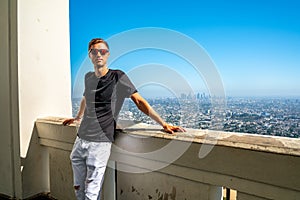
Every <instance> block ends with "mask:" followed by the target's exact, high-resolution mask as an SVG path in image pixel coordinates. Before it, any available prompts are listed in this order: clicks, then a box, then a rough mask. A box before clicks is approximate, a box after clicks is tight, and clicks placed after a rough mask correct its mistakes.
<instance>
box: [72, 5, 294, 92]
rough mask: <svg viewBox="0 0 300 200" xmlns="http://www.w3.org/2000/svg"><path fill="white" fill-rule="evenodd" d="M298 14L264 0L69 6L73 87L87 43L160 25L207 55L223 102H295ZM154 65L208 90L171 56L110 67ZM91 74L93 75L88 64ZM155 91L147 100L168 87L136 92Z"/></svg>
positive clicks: (152, 55)
mask: <svg viewBox="0 0 300 200" xmlns="http://www.w3.org/2000/svg"><path fill="white" fill-rule="evenodd" d="M299 8H300V2H298V1H272V4H271V5H270V2H264V1H251V2H239V1H231V2H223V1H210V2H203V1H185V2H184V4H183V3H182V2H181V3H176V1H172V2H171V1H156V0H155V1H151V2H147V3H146V2H140V1H126V2H123V1H118V2H116V1H112V2H109V1H106V2H101V1H86V2H81V3H79V2H78V1H75V0H71V1H70V35H71V65H72V85H73V87H74V80H75V79H76V75H77V73H78V71H79V69H80V68H81V67H82V63H83V62H84V61H85V60H86V59H87V43H88V42H89V40H90V39H91V38H93V37H103V38H104V39H110V38H111V37H113V36H115V35H116V34H120V33H122V32H124V31H128V30H132V29H136V28H143V27H160V28H165V29H170V30H174V31H177V32H180V33H182V34H184V35H186V36H187V37H189V38H191V39H193V40H194V41H195V42H197V43H198V44H199V45H200V46H201V47H202V48H203V49H204V50H205V51H206V53H207V54H208V55H209V56H210V58H211V60H212V61H213V62H214V64H215V67H216V70H217V71H218V73H219V75H220V77H221V79H222V83H223V85H224V91H225V94H226V95H227V96H300V80H299V78H298V76H299V74H300V58H299V56H298V55H299V54H300V22H299V20H298V19H299V18H300V14H299V13H298V11H297V10H298V9H299ZM134 39H135V38H133V40H134ZM154 39H155V38H154ZM149 40H153V38H149ZM185 50H186V51H189V50H190V49H189V48H186V49H185ZM112 51H114V49H112ZM151 64H161V65H165V66H167V67H169V68H170V69H172V70H174V71H176V72H177V73H178V74H180V75H182V77H183V78H184V79H185V80H187V82H189V84H190V87H191V88H192V90H193V91H194V92H195V93H196V92H199V91H200V92H202V91H203V92H208V91H207V85H206V83H205V81H204V79H203V77H201V74H200V75H199V74H198V75H197V73H194V72H193V69H192V67H191V66H190V63H187V62H186V61H185V60H184V59H182V58H180V57H178V56H177V55H174V54H172V53H170V52H162V51H159V50H157V49H146V50H145V49H144V50H142V51H136V52H130V53H128V54H126V55H123V56H122V57H120V58H119V59H118V60H116V61H115V62H114V63H112V65H111V66H110V67H111V68H119V69H122V70H123V71H125V72H130V71H132V70H134V69H135V68H136V67H138V66H141V65H149V66H150V65H151ZM89 70H90V71H92V70H93V67H92V64H90V68H89ZM158 76H159V74H158ZM82 83H83V80H82ZM151 87H152V88H151ZM155 87H156V88H157V90H156V92H151V94H153V93H155V94H157V95H158V96H159V92H158V91H159V90H161V91H162V92H160V93H162V94H164V93H166V91H168V88H167V87H165V86H163V85H161V87H160V88H159V87H158V85H155V84H154V85H152V86H151V84H150V85H145V86H143V87H142V88H140V89H139V90H140V91H141V92H143V91H145V92H144V93H145V94H148V93H149V91H151V90H152V91H153V88H155ZM73 90H74V88H73ZM79 94H80V92H79ZM171 95H172V91H171Z"/></svg>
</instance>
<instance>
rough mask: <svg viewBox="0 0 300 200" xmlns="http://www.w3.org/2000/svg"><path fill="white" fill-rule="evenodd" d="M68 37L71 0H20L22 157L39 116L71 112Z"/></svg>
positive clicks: (60, 114)
mask: <svg viewBox="0 0 300 200" xmlns="http://www.w3.org/2000/svg"><path fill="white" fill-rule="evenodd" d="M69 38H70V37H69V1H68V0H42V1H41V0H19V1H18V41H19V42H18V57H19V58H18V59H19V60H18V63H19V67H18V68H19V69H18V72H19V100H20V101H19V106H20V143H21V156H22V157H25V156H26V154H27V151H28V145H29V142H30V138H31V134H32V130H33V125H34V121H35V120H36V119H37V118H38V117H42V116H64V117H68V116H69V117H70V116H71V112H72V108H71V73H70V39H69Z"/></svg>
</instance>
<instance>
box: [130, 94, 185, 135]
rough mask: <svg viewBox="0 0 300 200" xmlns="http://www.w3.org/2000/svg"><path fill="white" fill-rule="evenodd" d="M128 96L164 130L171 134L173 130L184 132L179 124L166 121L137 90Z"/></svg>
mask: <svg viewBox="0 0 300 200" xmlns="http://www.w3.org/2000/svg"><path fill="white" fill-rule="evenodd" d="M130 98H131V99H132V101H133V102H134V103H135V104H136V106H137V107H138V109H139V110H140V111H142V112H143V113H145V114H146V115H148V116H149V117H151V118H152V119H153V120H154V121H156V122H157V123H158V124H160V125H161V126H162V127H163V128H164V131H165V132H167V133H171V134H172V133H174V131H175V132H176V131H181V132H185V130H184V129H183V128H182V127H180V126H173V125H170V124H168V123H166V122H165V121H164V120H163V119H162V118H161V117H160V116H159V115H158V114H157V113H156V112H155V110H154V109H153V108H152V107H151V106H150V104H149V103H148V102H147V101H146V100H145V99H144V98H143V97H142V96H141V95H140V94H139V93H138V92H135V93H133V94H132V95H131V96H130Z"/></svg>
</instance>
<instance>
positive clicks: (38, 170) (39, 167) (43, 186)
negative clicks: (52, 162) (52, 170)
mask: <svg viewBox="0 0 300 200" xmlns="http://www.w3.org/2000/svg"><path fill="white" fill-rule="evenodd" d="M21 171H22V187H23V188H22V190H23V199H36V198H47V196H48V195H47V194H48V193H49V192H50V180H49V154H48V149H47V148H46V147H44V146H41V145H40V143H39V137H38V133H37V128H36V124H34V127H33V131H32V135H31V139H30V144H29V149H28V152H27V155H26V157H25V158H21Z"/></svg>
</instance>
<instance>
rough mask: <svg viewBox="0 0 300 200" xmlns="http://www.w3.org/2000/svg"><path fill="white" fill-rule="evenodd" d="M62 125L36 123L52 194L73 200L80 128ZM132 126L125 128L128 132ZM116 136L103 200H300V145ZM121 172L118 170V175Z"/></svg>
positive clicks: (191, 135)
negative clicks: (230, 194) (226, 197)
mask: <svg viewBox="0 0 300 200" xmlns="http://www.w3.org/2000/svg"><path fill="white" fill-rule="evenodd" d="M62 121H63V119H61V118H53V117H49V118H42V119H38V120H37V121H36V127H37V132H38V135H39V142H40V144H41V145H42V146H44V147H45V148H48V152H49V158H50V162H49V164H50V175H49V176H50V192H51V195H52V196H53V197H55V198H58V199H64V200H67V199H74V194H73V187H72V171H71V165H70V160H69V155H70V151H71V149H72V146H73V142H74V140H75V138H76V127H75V125H74V126H73V125H72V126H63V125H62ZM126 124H127V125H126ZM121 126H123V131H122V132H120V133H118V134H117V137H116V141H115V143H114V145H113V149H112V155H111V158H110V160H111V161H110V163H109V166H110V168H108V170H107V174H106V179H105V183H104V199H106V200H112V199H118V200H121V199H129V200H135V199H136V200H141V199H147V200H148V199H153V200H154V199H171V200H172V199H177V200H179V199H195V200H198V199H200V200H202V199H203V200H207V199H220V198H221V187H223V186H225V187H228V188H231V189H234V190H237V199H239V200H251V199H295V200H296V199H299V197H300V170H299V169H300V140H299V139H291V138H282V137H271V136H261V135H250V134H240V133H228V132H217V131H206V130H195V129H188V130H187V132H185V133H176V134H174V135H170V134H166V133H164V132H162V131H161V130H160V128H159V127H157V126H150V125H146V124H131V125H130V124H128V123H125V126H124V124H123V125H122V123H121ZM115 169H116V170H115Z"/></svg>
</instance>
